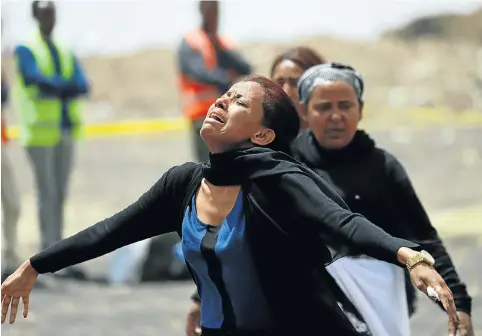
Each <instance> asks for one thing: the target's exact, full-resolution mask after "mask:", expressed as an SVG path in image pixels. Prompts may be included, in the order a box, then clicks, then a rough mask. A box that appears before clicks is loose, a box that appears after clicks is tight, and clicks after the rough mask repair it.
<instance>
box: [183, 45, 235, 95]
mask: <svg viewBox="0 0 482 336" xmlns="http://www.w3.org/2000/svg"><path fill="white" fill-rule="evenodd" d="M178 57H179V69H180V70H181V72H182V73H183V75H185V76H187V77H190V78H193V79H195V80H197V81H199V82H201V83H206V84H212V85H216V86H218V87H229V86H230V85H231V81H232V79H233V78H232V76H231V75H230V73H229V72H228V71H226V70H223V69H220V68H215V69H212V70H210V69H207V68H206V65H205V63H204V59H203V57H202V55H201V53H200V52H199V51H197V50H193V49H192V48H191V47H190V46H189V44H188V43H187V42H186V40H184V39H183V40H182V42H181V47H180V49H179V56H178Z"/></svg>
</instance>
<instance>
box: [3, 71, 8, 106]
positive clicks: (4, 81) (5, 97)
mask: <svg viewBox="0 0 482 336" xmlns="http://www.w3.org/2000/svg"><path fill="white" fill-rule="evenodd" d="M9 93H10V92H9V89H8V84H7V81H6V80H5V76H4V75H3V69H2V111H3V107H4V106H5V104H6V103H7V102H8V97H9Z"/></svg>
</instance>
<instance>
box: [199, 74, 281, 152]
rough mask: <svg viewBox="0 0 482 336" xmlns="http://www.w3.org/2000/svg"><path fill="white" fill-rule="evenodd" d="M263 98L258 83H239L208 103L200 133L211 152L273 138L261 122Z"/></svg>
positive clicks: (261, 89)
mask: <svg viewBox="0 0 482 336" xmlns="http://www.w3.org/2000/svg"><path fill="white" fill-rule="evenodd" d="M263 99H264V91H263V88H262V87H261V85H259V84H258V83H255V82H238V83H236V84H234V85H233V86H232V87H231V88H230V89H229V90H228V92H226V93H225V94H224V95H223V96H221V97H220V98H218V99H217V100H216V102H215V103H214V104H213V105H211V107H210V108H209V111H208V113H207V115H206V118H205V119H204V123H203V125H202V127H201V131H200V134H201V137H202V138H203V139H204V141H205V142H206V144H207V145H208V147H209V149H210V151H211V152H212V153H219V152H224V151H227V150H230V149H234V148H240V147H249V146H252V145H253V144H257V145H261V146H265V145H267V144H269V143H271V142H272V141H273V140H274V137H275V134H274V132H273V130H271V129H269V128H267V127H265V126H264V125H263V119H264V111H263Z"/></svg>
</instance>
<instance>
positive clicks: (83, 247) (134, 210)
mask: <svg viewBox="0 0 482 336" xmlns="http://www.w3.org/2000/svg"><path fill="white" fill-rule="evenodd" d="M243 171H244V170H243ZM205 175H206V173H205V172H204V171H203V167H202V165H201V164H194V163H186V164H184V165H181V166H178V167H174V168H172V169H170V170H169V171H168V172H167V173H165V174H164V175H163V177H162V178H161V179H160V180H159V181H158V182H157V183H156V184H155V185H154V186H153V187H152V188H151V189H150V190H149V191H148V192H146V193H145V194H144V195H143V196H142V197H141V198H140V199H139V200H138V201H137V202H135V203H134V204H132V205H130V206H129V207H127V208H126V209H124V210H123V211H121V212H120V213H118V214H116V215H114V216H112V217H110V218H108V219H105V220H103V221H101V222H99V223H97V224H96V225H94V226H92V227H90V228H87V229H86V230H84V231H82V232H80V233H78V234H76V235H75V236H72V237H70V238H67V239H65V240H63V241H61V242H59V243H57V244H55V245H53V246H52V247H50V248H48V249H46V250H45V251H43V252H41V253H39V254H37V255H36V256H34V257H32V258H31V264H32V266H33V267H34V268H35V269H36V270H37V271H38V272H39V273H46V272H55V271H57V270H59V269H61V268H64V267H67V266H70V265H73V264H77V263H81V262H84V261H87V260H89V259H93V258H96V257H99V256H101V255H103V254H106V253H109V252H111V251H113V250H115V249H117V248H119V247H122V246H125V245H127V244H131V243H134V242H136V241H139V240H143V239H146V238H149V237H153V236H156V235H159V234H163V233H166V232H174V231H175V232H178V233H179V234H181V225H182V217H183V216H184V213H185V209H186V207H187V205H188V203H189V200H190V199H191V198H192V197H193V195H194V194H195V192H196V190H197V189H198V187H199V185H200V183H201V180H202V178H203V177H204V176H205ZM260 181H264V182H263V183H267V181H270V180H269V179H264V180H263V179H261V180H260ZM271 182H275V183H274V184H270V186H269V187H268V188H266V186H264V185H262V184H263V183H256V184H255V183H245V184H244V185H243V186H242V189H243V193H244V197H245V200H244V201H245V202H244V204H245V209H244V213H245V216H246V234H247V239H248V241H249V243H250V246H251V251H252V254H253V257H254V258H253V259H254V260H255V266H256V269H257V272H258V274H259V281H260V283H261V285H262V288H263V291H264V294H265V296H266V298H267V300H268V303H269V305H270V307H271V308H272V313H273V316H274V318H275V321H276V323H277V325H279V326H280V327H281V328H282V332H280V333H278V334H286V335H326V334H333V335H341V336H342V335H356V333H355V332H354V330H353V328H352V326H351V324H350V323H348V322H347V320H346V317H345V316H344V314H343V313H342V312H341V311H340V309H339V308H338V305H337V303H336V300H335V299H334V298H333V295H332V294H331V292H330V291H329V290H327V287H326V286H325V285H324V284H325V279H326V277H327V276H328V274H327V272H326V270H325V268H324V264H325V262H326V260H327V259H329V258H330V257H329V250H328V249H327V247H326V244H325V242H324V241H323V239H321V236H322V235H323V234H326V233H328V234H329V235H332V236H337V237H338V238H340V239H341V240H343V241H344V242H345V243H347V244H348V245H351V246H356V247H358V248H359V249H360V250H362V251H364V252H365V253H367V254H368V255H371V256H373V257H375V258H378V259H381V260H385V261H387V262H391V263H394V264H397V251H398V249H399V248H400V247H402V246H406V247H410V248H414V249H419V246H418V245H417V244H413V243H411V242H408V241H405V240H401V239H398V238H394V237H391V236H389V235H388V234H386V233H385V232H384V231H383V230H380V229H379V228H377V227H376V226H374V225H372V224H371V223H370V222H368V221H367V220H366V219H365V218H363V217H362V216H360V215H357V214H353V213H351V212H350V211H348V210H347V209H346V208H344V207H340V206H338V205H336V202H335V201H333V199H331V198H329V197H328V196H327V195H326V194H324V193H323V192H322V191H321V189H319V188H317V186H316V184H315V183H313V180H310V179H309V178H308V177H306V176H305V175H298V174H283V175H280V176H278V178H277V179H276V181H271ZM282 186H283V187H282ZM327 190H331V189H330V188H329V187H328V186H327ZM313 196H316V197H313ZM333 197H334V198H337V197H338V196H336V195H333ZM312 209H317V211H312ZM307 256H309V257H307Z"/></svg>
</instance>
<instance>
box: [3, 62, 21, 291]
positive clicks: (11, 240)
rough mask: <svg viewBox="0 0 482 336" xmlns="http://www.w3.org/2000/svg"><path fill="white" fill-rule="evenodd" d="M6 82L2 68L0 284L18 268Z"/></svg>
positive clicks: (16, 201) (16, 203)
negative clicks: (0, 260)
mask: <svg viewBox="0 0 482 336" xmlns="http://www.w3.org/2000/svg"><path fill="white" fill-rule="evenodd" d="M8 89H9V88H8V84H7V80H6V78H5V76H4V73H3V68H2V122H1V123H2V125H1V126H2V149H1V152H2V161H1V164H2V181H1V189H2V236H3V237H2V238H3V242H2V282H3V281H4V280H5V279H6V278H7V277H8V276H9V275H10V274H11V273H13V271H15V269H16V268H17V267H18V265H19V264H18V263H19V258H18V254H17V226H18V225H17V224H18V220H19V217H20V195H19V192H18V187H17V182H16V180H15V178H16V177H15V174H14V167H13V166H12V162H11V161H10V157H9V154H8V151H9V145H8V136H7V129H6V127H7V126H6V122H5V118H4V108H5V107H6V104H7V102H8V97H9V91H8Z"/></svg>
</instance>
